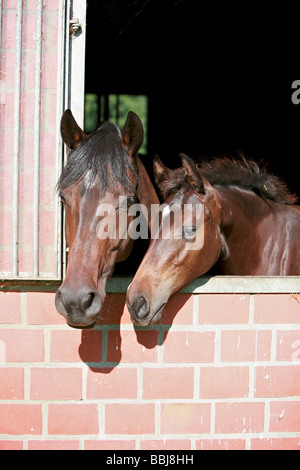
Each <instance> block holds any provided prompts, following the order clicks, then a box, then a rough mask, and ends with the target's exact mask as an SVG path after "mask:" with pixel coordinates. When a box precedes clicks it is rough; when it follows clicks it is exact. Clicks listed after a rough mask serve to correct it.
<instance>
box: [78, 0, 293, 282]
mask: <svg viewBox="0 0 300 470" xmlns="http://www.w3.org/2000/svg"><path fill="white" fill-rule="evenodd" d="M87 4H88V6H87V33H86V34H87V36H86V76H85V92H86V93H94V94H96V95H97V96H98V97H99V103H100V102H101V101H102V102H103V100H104V101H105V97H106V96H108V95H109V94H116V95H118V94H133V95H146V96H147V97H148V109H147V121H148V126H147V127H148V129H147V155H144V156H142V161H143V163H144V164H145V166H146V167H147V170H148V172H149V174H150V176H151V177H152V158H153V155H154V154H159V156H160V157H161V159H162V160H163V162H164V163H165V164H166V165H167V166H169V167H170V168H174V167H177V166H179V165H180V159H179V157H178V154H179V153H180V152H184V153H186V154H188V155H190V156H191V157H193V158H194V159H195V160H196V161H199V160H201V158H212V157H214V156H217V155H223V154H231V155H236V153H237V152H243V153H244V154H245V155H246V156H248V157H250V158H252V159H254V160H256V161H258V162H259V161H261V160H263V161H264V162H268V164H269V166H268V167H269V170H270V171H271V172H273V173H275V174H277V175H279V176H281V177H282V178H284V179H285V180H286V182H287V183H288V186H289V187H290V189H291V190H292V191H293V192H296V193H297V194H299V196H300V189H299V184H298V179H299V176H298V165H299V163H298V161H299V155H300V139H299V129H298V127H299V123H300V114H299V113H300V105H299V106H297V105H295V104H293V103H292V100H291V96H292V93H293V90H292V88H291V86H292V83H293V81H294V80H296V79H297V76H295V73H297V72H296V70H297V65H296V69H295V71H294V70H293V65H294V64H295V61H296V57H297V54H296V49H297V45H296V42H295V40H294V37H293V35H294V33H296V31H297V28H296V25H295V29H293V28H294V25H293V17H294V14H293V15H291V16H290V17H287V18H285V11H284V10H282V9H280V8H279V6H277V7H276V6H273V7H272V11H271V14H270V11H268V12H267V11H266V10H255V11H254V10H251V9H249V8H247V7H245V6H243V7H242V6H241V7H240V10H237V9H235V11H234V14H233V12H230V11H229V10H228V6H226V5H223V6H222V7H220V6H219V5H218V6H217V4H211V7H210V10H208V9H207V6H206V9H204V6H203V2H197V1H193V0H164V1H158V0H136V1H133V0H130V1H127V0H118V1H117V0H99V1H97V0H95V1H88V2H87ZM276 8H278V11H276V10H275V9H276ZM290 13H291V12H290ZM285 22H286V24H285ZM99 109H100V106H99ZM102 109H103V106H102ZM104 110H105V106H104ZM104 113H105V111H104ZM104 118H105V116H104ZM101 119H103V116H100V115H99V121H100V120H101ZM139 243H140V244H141V245H143V243H142V242H139ZM139 243H138V245H139ZM134 252H135V254H134V256H133V257H132V256H130V259H129V262H124V263H120V264H119V265H118V266H117V268H116V271H115V273H116V274H133V273H134V272H135V269H136V267H137V266H138V264H139V257H138V256H136V254H137V252H138V251H137V248H135V250H134Z"/></svg>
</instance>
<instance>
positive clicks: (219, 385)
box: [200, 367, 249, 399]
mask: <svg viewBox="0 0 300 470" xmlns="http://www.w3.org/2000/svg"><path fill="white" fill-rule="evenodd" d="M248 392H249V369H248V367H203V368H201V371H200V398H209V399H210V398H242V397H247V396H248Z"/></svg>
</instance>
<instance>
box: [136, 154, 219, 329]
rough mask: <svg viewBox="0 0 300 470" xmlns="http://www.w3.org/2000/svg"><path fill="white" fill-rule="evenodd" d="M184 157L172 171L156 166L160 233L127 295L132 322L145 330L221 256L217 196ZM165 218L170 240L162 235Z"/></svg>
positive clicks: (191, 162) (151, 245) (156, 162)
mask: <svg viewBox="0 0 300 470" xmlns="http://www.w3.org/2000/svg"><path fill="white" fill-rule="evenodd" d="M181 158H182V168H179V169H177V170H169V169H168V168H166V167H165V166H164V165H163V164H162V162H161V161H160V160H159V159H158V158H156V160H155V162H154V172H155V177H156V182H157V185H158V186H159V189H160V190H161V192H162V195H163V198H164V200H165V203H164V204H163V206H162V210H161V211H160V215H161V220H160V223H159V224H158V225H159V229H158V233H157V234H156V236H155V237H154V238H153V237H152V239H151V242H150V246H149V248H148V251H147V252H146V255H145V257H144V259H143V261H142V263H141V265H140V266H139V269H138V271H137V273H136V275H135V277H134V278H133V281H132V283H131V285H130V287H129V289H128V292H127V305H128V309H129V311H130V314H131V318H132V321H133V322H134V323H137V324H139V325H143V326H144V325H145V326H146V325H149V324H150V323H155V322H157V320H158V319H159V318H160V315H161V313H162V310H163V307H164V305H165V304H166V303H167V301H168V299H169V297H170V296H171V295H172V294H173V293H175V292H176V291H178V290H179V289H181V288H182V287H183V286H185V285H186V284H188V283H189V282H190V281H192V280H193V279H194V278H195V277H197V276H199V275H201V274H204V273H205V272H207V271H208V270H209V269H210V268H211V267H212V266H213V265H214V264H215V263H216V261H217V260H218V257H219V255H220V252H221V247H222V241H221V234H220V221H221V208H220V203H219V199H218V197H217V194H216V193H215V190H214V188H213V187H212V186H211V184H210V183H209V182H208V181H207V180H206V179H205V178H204V176H201V174H200V173H199V172H198V170H197V167H196V165H195V163H194V162H193V160H192V159H190V158H189V157H187V156H186V155H181ZM171 214H172V215H173V214H174V216H173V218H172V217H170V215H171ZM166 219H168V223H169V227H170V230H169V235H170V236H168V234H167V233H166V232H165V233H164V230H165V228H164V222H165V220H166ZM166 235H167V236H166Z"/></svg>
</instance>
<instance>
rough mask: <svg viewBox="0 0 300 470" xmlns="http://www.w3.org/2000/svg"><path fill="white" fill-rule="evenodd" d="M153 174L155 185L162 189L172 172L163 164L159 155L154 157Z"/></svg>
mask: <svg viewBox="0 0 300 470" xmlns="http://www.w3.org/2000/svg"><path fill="white" fill-rule="evenodd" d="M153 173H154V179H155V183H156V184H157V186H158V187H159V188H160V189H161V186H162V185H163V183H164V182H165V181H166V179H167V178H168V175H169V173H170V170H169V168H167V167H166V166H165V165H164V164H163V162H162V161H161V159H160V158H159V156H158V155H154V158H153Z"/></svg>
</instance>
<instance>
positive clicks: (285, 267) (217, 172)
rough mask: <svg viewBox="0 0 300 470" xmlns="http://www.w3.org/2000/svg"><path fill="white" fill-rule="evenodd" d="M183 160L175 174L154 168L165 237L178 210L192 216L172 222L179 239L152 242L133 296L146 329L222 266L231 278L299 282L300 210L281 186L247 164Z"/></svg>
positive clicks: (135, 313)
mask: <svg viewBox="0 0 300 470" xmlns="http://www.w3.org/2000/svg"><path fill="white" fill-rule="evenodd" d="M181 158H182V167H181V168H179V169H176V170H169V169H168V168H166V167H165V166H164V165H163V164H162V162H161V161H160V160H159V159H158V158H156V160H155V163H154V169H155V176H156V182H157V184H158V186H159V188H160V191H161V193H162V196H163V198H164V200H165V208H166V207H167V208H168V210H166V209H164V211H163V212H162V221H161V223H160V229H159V230H160V232H159V235H162V231H163V230H162V227H163V219H164V214H165V215H166V214H169V213H170V212H172V209H173V208H174V207H175V205H176V206H177V207H178V205H179V207H181V208H182V211H181V214H184V208H185V206H189V207H191V208H192V209H191V210H190V211H187V212H186V214H187V215H186V214H184V216H183V215H182V216H180V217H174V218H173V220H170V221H169V222H170V225H171V229H173V233H175V234H177V235H178V234H181V236H176V237H175V236H173V237H171V239H166V238H164V237H163V236H158V237H156V238H155V239H152V240H151V242H150V245H149V248H148V251H147V252H146V255H145V257H144V259H143V261H142V263H141V265H140V267H139V269H138V271H137V273H136V275H135V277H134V279H133V282H132V283H131V285H130V287H129V289H128V292H127V305H128V309H129V311H130V314H131V318H132V320H133V322H135V323H137V324H140V325H148V324H150V323H155V322H156V321H157V320H158V319H159V318H160V315H161V313H162V310H163V307H164V305H165V304H166V302H167V301H168V299H169V297H170V296H171V295H172V294H173V293H175V292H176V291H178V290H179V289H181V288H182V287H183V286H185V285H186V284H188V283H190V282H191V281H192V280H193V279H194V278H196V277H198V276H201V275H202V274H205V273H206V272H207V271H209V270H210V269H211V268H212V267H213V266H214V265H215V264H216V263H217V265H218V268H219V270H220V272H221V273H222V274H227V275H257V276H262V275H267V276H273V275H277V276H288V275H299V274H300V206H296V205H294V204H295V203H296V201H297V199H296V197H295V196H294V195H292V194H291V193H290V192H289V191H288V189H287V187H286V185H285V183H284V182H283V181H282V180H281V179H279V178H277V177H275V176H273V175H271V174H268V173H267V172H266V171H265V170H264V169H261V168H259V166H258V165H257V164H256V163H255V162H253V161H247V160H246V159H244V158H241V159H239V160H231V159H228V158H217V159H215V160H213V161H212V162H207V163H202V164H201V165H199V166H196V164H195V163H194V161H193V160H192V159H191V158H189V157H188V156H186V155H181ZM197 208H198V209H199V210H197ZM175 219H176V220H175Z"/></svg>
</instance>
